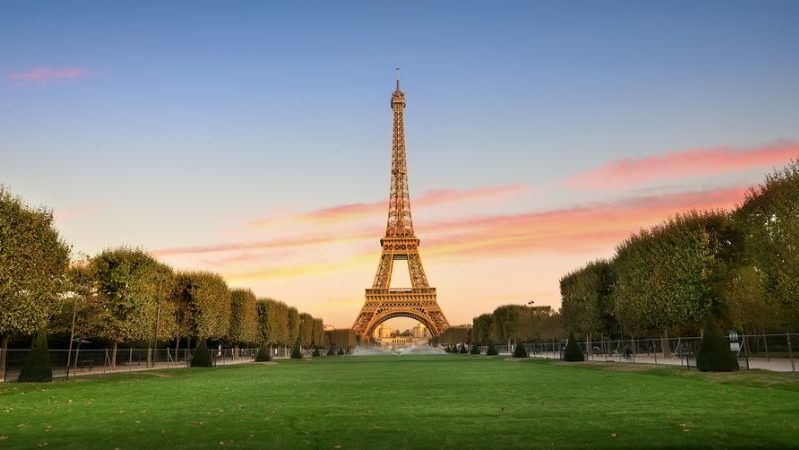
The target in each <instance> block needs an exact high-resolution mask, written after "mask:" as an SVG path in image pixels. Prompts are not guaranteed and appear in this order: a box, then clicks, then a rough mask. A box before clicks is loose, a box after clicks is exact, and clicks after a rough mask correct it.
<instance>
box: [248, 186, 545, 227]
mask: <svg viewBox="0 0 799 450" xmlns="http://www.w3.org/2000/svg"><path fill="white" fill-rule="evenodd" d="M526 191H530V188H529V187H528V186H526V185H524V184H508V185H502V186H482V187H477V188H474V189H441V190H432V191H427V192H425V193H424V194H422V195H421V196H419V197H416V198H412V199H411V205H412V206H413V207H414V208H424V207H429V206H437V205H442V204H447V203H458V202H468V201H475V200H482V199H488V198H503V197H511V196H514V195H518V194H521V193H523V192H526ZM387 210H388V200H381V201H379V202H371V203H350V204H346V205H339V206H334V207H331V208H324V209H317V210H315V211H310V212H306V213H299V214H294V215H291V216H288V217H284V218H275V219H269V218H266V219H258V220H256V221H254V222H252V225H255V226H265V225H273V224H275V223H278V222H282V221H285V220H304V221H310V222H327V223H335V222H344V221H348V220H355V219H360V218H363V217H373V216H375V215H380V214H385V213H386V211H387Z"/></svg>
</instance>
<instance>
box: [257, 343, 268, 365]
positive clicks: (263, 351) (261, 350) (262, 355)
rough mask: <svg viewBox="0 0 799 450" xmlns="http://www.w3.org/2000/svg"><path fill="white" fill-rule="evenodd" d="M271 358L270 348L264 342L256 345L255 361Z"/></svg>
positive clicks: (264, 360)
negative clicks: (258, 345)
mask: <svg viewBox="0 0 799 450" xmlns="http://www.w3.org/2000/svg"><path fill="white" fill-rule="evenodd" d="M271 360H272V348H271V347H270V346H269V345H267V344H266V343H263V344H261V346H260V347H258V354H257V355H255V361H256V362H266V361H271Z"/></svg>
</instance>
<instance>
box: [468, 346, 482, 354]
mask: <svg viewBox="0 0 799 450" xmlns="http://www.w3.org/2000/svg"><path fill="white" fill-rule="evenodd" d="M469 353H471V354H472V355H479V354H480V346H479V345H477V344H472V348H471V349H470V350H469Z"/></svg>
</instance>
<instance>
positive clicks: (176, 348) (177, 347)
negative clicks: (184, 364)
mask: <svg viewBox="0 0 799 450" xmlns="http://www.w3.org/2000/svg"><path fill="white" fill-rule="evenodd" d="M179 350H180V335H178V337H177V339H175V362H178V358H180V354H179V353H178V351H179Z"/></svg>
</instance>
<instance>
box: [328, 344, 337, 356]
mask: <svg viewBox="0 0 799 450" xmlns="http://www.w3.org/2000/svg"><path fill="white" fill-rule="evenodd" d="M327 356H336V351H335V350H334V349H333V347H332V346H331V347H330V348H329V349H327Z"/></svg>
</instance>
